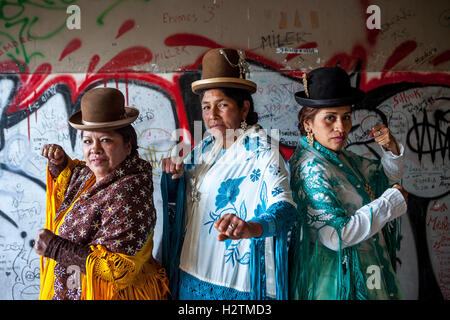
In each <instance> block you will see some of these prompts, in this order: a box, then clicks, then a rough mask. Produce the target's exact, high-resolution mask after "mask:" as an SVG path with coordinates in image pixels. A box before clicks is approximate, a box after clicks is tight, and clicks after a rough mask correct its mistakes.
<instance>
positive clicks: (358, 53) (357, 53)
mask: <svg viewBox="0 0 450 320" xmlns="http://www.w3.org/2000/svg"><path fill="white" fill-rule="evenodd" d="M358 61H362V66H361V70H365V68H366V61H367V52H366V49H365V48H364V47H362V46H358V45H356V46H354V47H353V50H352V53H351V54H350V55H349V54H347V53H345V52H342V53H337V54H335V55H334V56H333V57H331V58H330V59H329V60H328V61H327V62H326V63H325V65H324V66H325V67H334V66H335V65H336V64H337V63H338V62H339V64H340V66H341V68H342V69H344V70H346V71H352V70H353V69H354V68H355V67H356V64H357V63H358Z"/></svg>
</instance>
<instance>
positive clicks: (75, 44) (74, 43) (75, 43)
mask: <svg viewBox="0 0 450 320" xmlns="http://www.w3.org/2000/svg"><path fill="white" fill-rule="evenodd" d="M79 48H81V40H80V39H78V38H75V39H72V40H71V41H70V42H69V43H68V44H67V45H66V47H65V48H64V50H63V52H62V53H61V56H60V57H59V60H58V61H61V60H62V59H64V58H65V57H66V56H67V55H69V54H71V53H72V52H74V51H76V50H78V49H79Z"/></svg>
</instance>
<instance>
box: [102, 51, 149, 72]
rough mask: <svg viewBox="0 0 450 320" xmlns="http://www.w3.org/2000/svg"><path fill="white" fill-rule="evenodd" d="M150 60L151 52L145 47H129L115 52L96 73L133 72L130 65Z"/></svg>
mask: <svg viewBox="0 0 450 320" xmlns="http://www.w3.org/2000/svg"><path fill="white" fill-rule="evenodd" d="M150 61H152V53H151V51H150V50H149V49H147V48H146V47H140V46H136V47H131V48H128V49H125V50H124V51H122V52H120V53H119V54H117V55H116V56H115V57H114V58H112V59H111V60H110V61H109V62H107V63H106V64H105V65H104V66H103V67H102V68H101V69H100V70H98V73H107V72H135V71H134V70H133V69H131V67H133V66H137V65H140V64H144V63H147V62H150Z"/></svg>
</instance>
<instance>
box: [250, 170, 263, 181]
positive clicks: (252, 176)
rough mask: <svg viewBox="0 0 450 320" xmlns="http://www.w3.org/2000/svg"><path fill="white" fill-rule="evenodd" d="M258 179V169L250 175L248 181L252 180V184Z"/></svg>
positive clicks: (259, 173)
mask: <svg viewBox="0 0 450 320" xmlns="http://www.w3.org/2000/svg"><path fill="white" fill-rule="evenodd" d="M260 177H261V170H260V169H255V170H253V171H252V173H251V174H250V180H252V181H253V182H255V181H258V180H259V178H260Z"/></svg>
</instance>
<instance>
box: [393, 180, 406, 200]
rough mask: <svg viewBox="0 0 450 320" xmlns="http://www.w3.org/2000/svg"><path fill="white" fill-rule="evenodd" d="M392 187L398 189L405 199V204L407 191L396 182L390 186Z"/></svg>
mask: <svg viewBox="0 0 450 320" xmlns="http://www.w3.org/2000/svg"><path fill="white" fill-rule="evenodd" d="M392 188H395V189H397V190H399V191H400V192H401V193H402V195H403V198H404V199H405V202H406V204H408V192H406V190H405V189H404V188H403V187H402V186H400V185H398V184H394V185H393V186H392Z"/></svg>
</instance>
